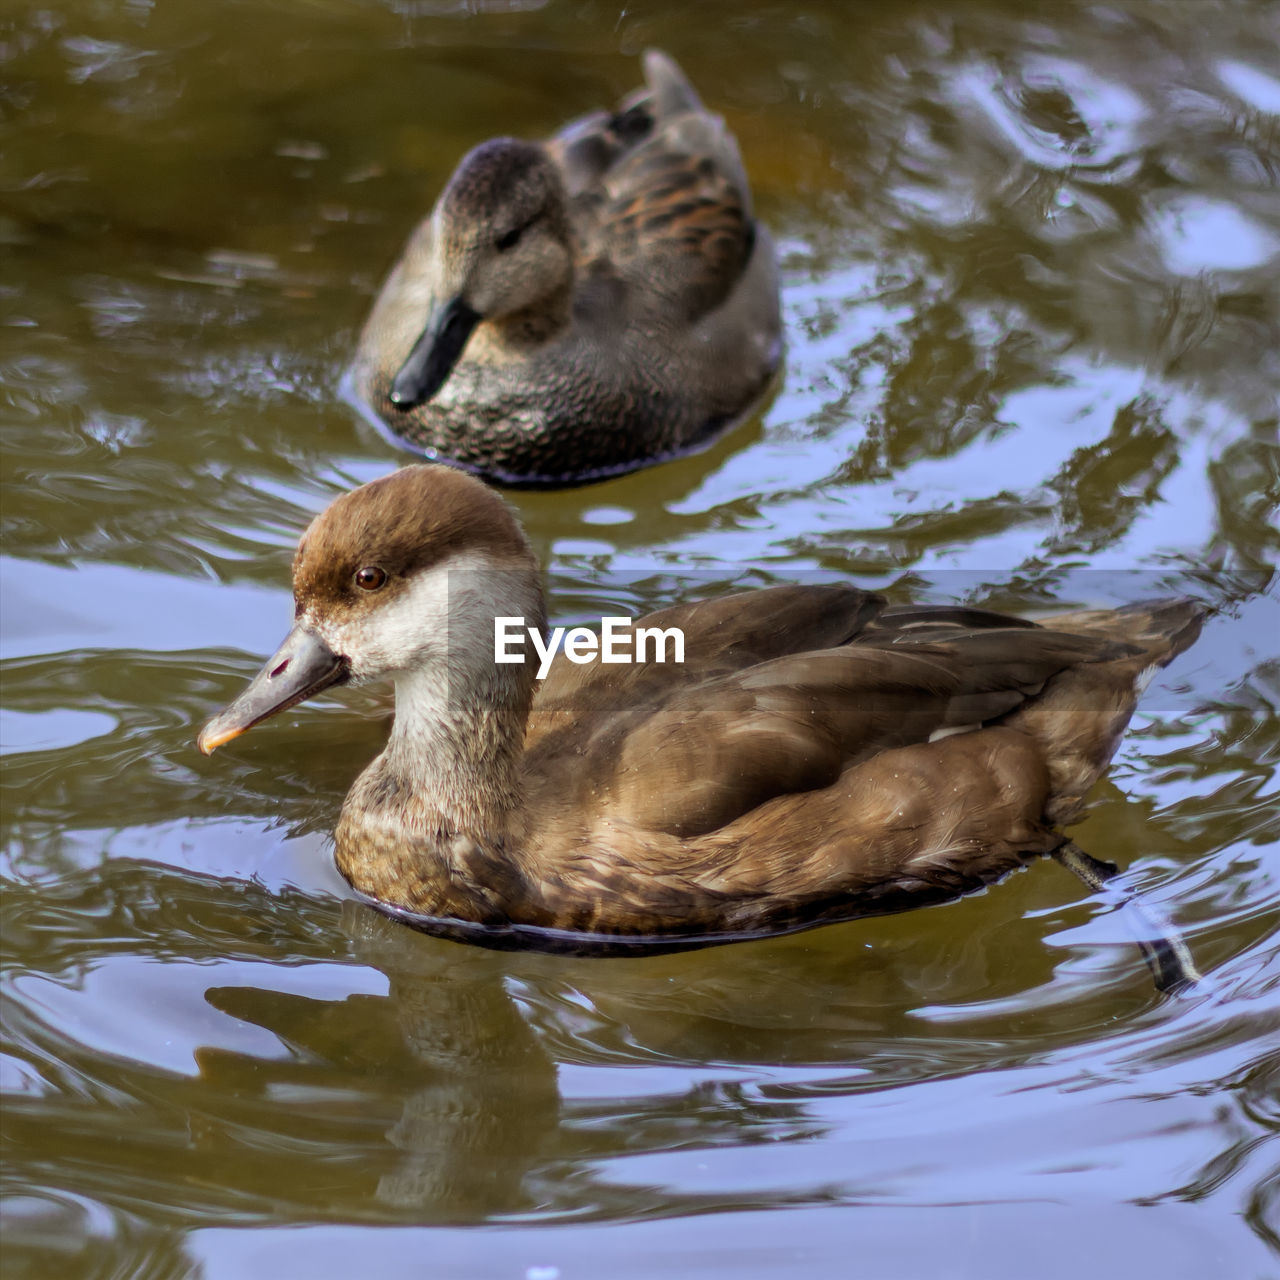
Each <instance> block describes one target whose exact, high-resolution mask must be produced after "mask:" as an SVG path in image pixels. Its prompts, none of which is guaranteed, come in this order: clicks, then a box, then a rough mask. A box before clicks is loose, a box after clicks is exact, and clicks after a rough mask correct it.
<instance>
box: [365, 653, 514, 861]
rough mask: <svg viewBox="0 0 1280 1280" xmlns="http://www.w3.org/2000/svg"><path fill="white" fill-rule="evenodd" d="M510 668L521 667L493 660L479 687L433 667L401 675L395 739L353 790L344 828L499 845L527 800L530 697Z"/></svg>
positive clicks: (405, 837) (433, 841) (396, 836)
mask: <svg viewBox="0 0 1280 1280" xmlns="http://www.w3.org/2000/svg"><path fill="white" fill-rule="evenodd" d="M512 671H516V672H522V671H523V668H521V667H516V668H511V667H497V666H491V667H490V669H489V673H488V674H489V679H487V680H485V681H484V682H483V683H484V686H486V687H479V688H477V687H475V686H474V684H473V683H471V682H466V681H459V680H457V679H456V678H455V679H454V680H453V681H450V679H449V678H448V676H447V675H446V676H445V678H443V679H442V678H441V677H440V673H437V672H432V671H410V672H405V673H403V674H402V675H401V676H399V677H398V678H397V680H396V715H395V723H394V724H393V726H392V729H391V736H390V738H389V740H388V742H387V745H386V748H385V750H384V751H383V752H382V754H381V755H380V756H378V758H377V759H376V760H374V762H373V763H372V764H371V765H370V766H369V768H368V769H366V770H365V772H364V773H363V774H361V776H360V777H359V779H357V781H356V784H355V786H354V787H353V788H352V790H351V793H350V795H348V797H347V800H346V804H345V805H344V806H343V815H342V816H343V826H344V827H347V828H348V829H350V828H351V827H352V826H356V827H359V828H362V829H364V830H366V831H369V832H374V831H376V832H377V833H379V834H380V835H383V836H386V837H390V838H392V839H393V840H404V841H413V842H417V841H424V840H425V841H426V842H428V843H429V844H441V843H448V842H449V841H451V840H453V839H455V838H457V837H459V836H462V837H469V838H470V839H472V840H475V841H476V842H478V843H480V844H482V845H485V846H489V847H493V846H495V845H497V844H499V843H501V842H502V840H503V838H504V836H505V835H506V833H507V830H508V828H509V826H510V822H511V818H512V815H513V814H514V813H515V812H516V811H517V810H518V809H519V807H520V803H521V799H522V788H521V783H520V762H521V758H522V756H523V754H524V746H523V743H524V730H525V722H526V720H527V719H528V714H529V703H530V701H531V695H532V690H531V688H526V687H523V686H524V685H525V683H526V682H524V681H520V680H516V679H512V678H511V677H510V676H509V675H508V673H509V672H512ZM499 673H500V674H499ZM459 684H462V688H458V687H457V686H458V685H459ZM451 685H452V686H453V687H451Z"/></svg>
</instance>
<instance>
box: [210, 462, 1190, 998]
mask: <svg viewBox="0 0 1280 1280" xmlns="http://www.w3.org/2000/svg"><path fill="white" fill-rule="evenodd" d="M293 579H294V598H295V601H296V609H295V623H294V627H293V630H292V631H291V632H290V634H289V636H288V638H287V639H286V640H285V642H284V644H283V645H282V646H281V647H280V649H279V650H278V652H277V653H276V654H275V656H274V657H272V658H271V659H270V660H269V661H268V662H267V664H266V666H265V667H264V668H263V669H262V671H261V672H260V673H259V674H258V676H256V677H255V678H254V680H253V681H252V683H251V684H250V685H249V686H248V688H247V689H246V690H245V691H244V693H242V694H241V695H240V697H239V698H237V699H236V701H235V702H233V703H232V704H231V705H230V706H229V707H228V708H227V709H226V710H224V711H222V712H221V713H220V714H219V715H217V716H216V717H215V718H214V719H213V720H212V721H210V722H209V724H208V725H206V727H205V729H204V731H203V732H202V733H201V735H200V739H199V744H200V747H201V749H202V750H203V751H205V752H206V753H207V752H211V751H213V750H214V749H215V748H216V747H218V746H220V745H221V744H222V743H224V742H227V741H228V740H230V739H231V738H234V737H236V736H237V735H238V734H240V733H243V732H244V731H245V730H246V729H248V728H250V727H251V726H253V725H255V724H257V723H258V722H259V721H261V720H264V719H265V718H267V717H268V716H270V715H273V714H275V713H276V712H278V711H281V710H283V709H284V708H286V707H290V706H293V705H294V704H295V703H297V702H299V701H300V700H302V699H303V698H307V697H310V696H311V695H312V694H314V693H317V692H319V691H320V690H322V689H326V688H329V687H330V686H332V685H337V684H342V683H346V682H353V683H354V682H360V683H364V682H368V681H372V680H377V679H381V678H385V677H389V678H391V679H393V680H394V682H395V689H396V715H395V721H394V725H393V727H392V730H391V736H390V740H389V742H388V743H387V747H386V749H385V750H384V751H383V752H382V754H381V755H380V756H378V758H377V759H376V760H374V762H373V763H372V764H371V765H370V766H369V767H368V768H367V769H366V770H365V771H364V772H363V773H362V774H361V775H360V777H359V778H358V779H357V780H356V782H355V784H354V786H353V787H352V788H351V791H350V794H349V795H348V796H347V799H346V802H345V804H344V805H343V809H342V815H341V818H340V820H339V823H338V828H337V832H336V847H337V854H336V856H337V864H338V867H339V868H340V870H341V871H342V873H343V875H344V876H345V877H346V878H347V879H348V880H349V881H350V882H351V884H352V885H353V886H354V887H355V888H356V889H357V890H359V891H361V892H363V893H364V894H367V895H368V896H369V897H371V898H373V899H375V900H377V901H378V902H379V903H381V904H384V905H386V906H388V907H389V908H392V909H397V910H399V911H401V912H402V913H403V914H406V915H412V916H413V917H414V919H415V923H418V924H419V925H420V926H423V927H428V928H431V929H433V930H434V931H436V932H440V933H446V934H452V935H455V936H462V937H473V938H475V940H478V941H482V942H485V943H487V944H488V945H512V946H514V945H542V946H549V947H553V948H554V947H560V948H561V949H571V950H577V951H591V950H598V951H610V950H624V949H627V948H628V947H631V948H635V947H643V946H649V947H658V946H662V947H667V948H671V947H675V946H687V945H703V944H706V943H709V942H717V941H728V940H733V939H738V938H743V937H749V936H753V935H759V934H765V933H773V932H782V931H788V930H794V929H798V928H803V927H806V926H809V925H815V924H819V923H823V922H827V921H834V920H845V919H849V918H852V917H856V916H862V915H869V914H878V913H883V912H891V911H899V910H902V909H904V908H906V907H911V906H916V905H920V904H924V903H929V902H936V901H939V900H942V899H946V898H952V897H955V896H957V895H959V894H962V893H965V892H966V891H968V890H971V889H976V888H978V887H980V886H982V885H984V884H988V883H990V882H991V881H993V880H997V879H999V878H1000V877H1001V876H1003V875H1005V874H1006V873H1008V872H1009V871H1012V870H1013V869H1015V868H1016V867H1020V866H1022V865H1023V864H1024V863H1025V862H1027V861H1029V860H1031V859H1033V858H1035V857H1036V856H1038V855H1043V854H1055V855H1057V856H1058V857H1060V858H1061V859H1063V860H1064V861H1066V862H1067V863H1068V865H1071V866H1072V867H1073V869H1075V870H1076V871H1077V872H1078V873H1079V874H1082V875H1083V876H1084V877H1085V878H1086V879H1087V880H1089V881H1090V883H1094V884H1095V886H1096V883H1098V882H1100V881H1101V880H1102V879H1105V878H1106V876H1107V870H1106V864H1102V863H1096V862H1094V861H1093V860H1092V859H1090V858H1088V856H1087V855H1085V854H1083V853H1082V852H1080V851H1078V850H1076V849H1075V847H1074V846H1073V845H1071V844H1070V842H1069V841H1068V839H1067V837H1066V836H1064V835H1063V834H1062V833H1061V832H1060V831H1058V830H1057V829H1056V828H1057V827H1058V825H1059V824H1061V823H1065V822H1070V821H1072V820H1073V819H1075V818H1077V817H1078V816H1079V815H1080V813H1081V811H1082V809H1083V807H1084V803H1085V798H1086V796H1087V794H1088V792H1089V789H1090V788H1091V787H1092V785H1093V784H1094V782H1095V781H1096V780H1097V779H1098V777H1099V775H1100V774H1101V773H1102V772H1103V770H1104V769H1105V768H1106V766H1107V763H1108V762H1109V760H1110V758H1111V756H1112V754H1113V752H1114V751H1115V749H1116V746H1117V744H1118V743H1119V740H1120V736H1121V733H1122V732H1123V730H1124V727H1125V725H1126V723H1127V722H1128V720H1129V717H1130V715H1131V714H1132V712H1133V709H1134V705H1135V703H1136V700H1137V696H1138V691H1139V689H1140V688H1141V686H1142V685H1143V684H1144V683H1145V680H1146V678H1147V677H1148V676H1149V675H1150V673H1151V672H1152V670H1153V669H1154V668H1155V667H1158V666H1162V665H1164V664H1165V663H1167V662H1168V661H1169V660H1170V659H1171V658H1172V657H1173V656H1174V655H1175V654H1177V653H1179V652H1181V651H1182V650H1183V649H1185V648H1186V647H1187V646H1188V645H1190V644H1191V643H1192V641H1193V640H1194V639H1195V637H1196V635H1197V633H1198V631H1199V628H1200V621H1201V616H1202V612H1203V610H1202V607H1201V606H1200V605H1198V604H1197V603H1194V602H1192V601H1189V600H1170V601H1159V602H1155V603H1148V604H1141V605H1131V606H1128V607H1125V608H1122V609H1115V610H1100V611H1092V612H1080V613H1068V614H1063V615H1061V616H1059V617H1057V618H1054V619H1053V620H1052V622H1051V623H1048V624H1044V625H1039V624H1036V623H1032V622H1028V621H1024V620H1022V619H1019V618H1015V617H1008V616H1004V615H1002V614H997V613H990V612H986V611H984V610H981V609H971V608H965V607H935V606H890V605H886V603H885V602H884V601H883V600H882V599H881V598H880V597H878V596H875V595H872V594H869V593H867V592H865V591H860V590H858V589H856V588H854V587H851V586H842V585H828V586H781V587H773V588H769V589H766V590H758V591H750V592H746V593H743V594H739V595H730V596H724V597H721V598H719V599H713V600H704V601H700V602H698V603H694V604H685V605H677V606H675V607H673V608H670V609H666V610H663V611H662V612H660V613H656V614H653V615H651V616H649V617H647V618H644V619H641V620H640V621H639V622H637V623H636V624H635V627H636V629H637V631H638V629H639V628H640V627H647V628H652V629H656V630H661V631H665V632H668V636H669V641H670V642H669V644H668V645H667V648H666V652H665V655H664V656H666V657H667V659H668V660H667V661H665V662H658V661H654V660H653V659H654V657H656V639H654V643H653V644H651V645H650V646H649V652H648V653H647V655H646V656H647V657H648V658H649V659H650V660H649V661H647V662H643V663H634V664H631V665H619V664H606V663H602V662H598V661H597V662H590V663H585V664H581V665H579V664H575V662H573V661H571V660H570V659H569V658H568V657H567V656H566V655H565V654H564V653H561V654H559V655H558V656H557V657H556V658H555V659H554V662H553V663H552V664H551V665H550V670H549V674H548V675H547V677H546V679H545V680H544V681H542V682H541V683H539V681H538V679H537V667H538V663H537V660H536V657H535V656H534V655H533V654H530V657H531V658H532V659H533V660H531V661H526V662H523V663H521V662H505V663H498V662H497V661H495V619H496V618H522V619H524V620H525V622H526V623H527V624H528V625H529V626H532V627H534V628H535V629H539V630H540V629H541V628H542V626H543V618H544V610H543V597H542V590H541V587H540V584H539V570H538V565H537V562H536V560H535V558H534V555H533V552H532V551H531V549H530V546H529V543H528V541H527V540H526V538H525V536H524V533H523V532H522V531H521V529H520V526H519V525H518V524H517V522H516V520H515V517H514V516H513V514H512V512H511V510H510V509H509V508H508V506H507V505H506V503H505V502H503V501H502V499H501V498H500V497H499V496H498V495H497V494H496V493H494V492H493V491H492V490H490V489H488V488H486V486H485V485H483V484H482V483H481V482H479V481H478V480H475V479H473V478H472V477H469V476H466V475H464V474H462V473H460V472H457V471H453V470H450V469H448V468H445V467H433V466H414V467H408V468H405V469H404V470H402V471H398V472H396V473H395V474H393V475H389V476H385V477H383V478H382V479H380V480H375V481H373V482H372V483H370V484H366V485H364V486H362V487H361V488H359V489H356V490H354V491H353V492H351V493H348V494H346V495H344V496H343V497H341V498H339V499H338V500H337V501H335V502H334V503H333V504H332V505H331V506H330V507H329V508H328V509H327V510H326V511H324V512H323V513H322V514H321V515H319V516H318V517H317V518H316V519H315V520H314V521H313V522H312V524H311V526H310V528H309V529H308V530H307V531H306V532H305V533H304V534H303V536H302V539H301V541H300V542H299V544H298V551H297V555H296V557H295V560H294V569H293ZM503 625H504V626H506V625H508V624H503ZM673 628H678V629H680V630H681V631H682V632H683V637H684V653H683V658H684V660H683V662H676V661H671V660H670V659H671V658H673V657H674V656H675V644H674V637H673V636H671V635H670V632H671V629H673ZM651 638H652V637H651ZM506 647H507V650H508V652H509V653H510V652H518V650H516V649H515V647H514V646H512V645H510V644H508V645H507V646H506ZM579 656H581V653H579ZM1184 959H1185V954H1184V953H1181V952H1180V953H1179V956H1178V957H1175V958H1174V959H1173V960H1168V961H1167V964H1168V965H1170V966H1172V971H1173V976H1172V977H1170V978H1169V979H1168V981H1169V983H1170V984H1171V983H1172V982H1174V981H1178V980H1181V979H1184V978H1185V977H1186V976H1187V974H1186V972H1184V971H1183V969H1182V968H1180V966H1182V964H1183V960H1184Z"/></svg>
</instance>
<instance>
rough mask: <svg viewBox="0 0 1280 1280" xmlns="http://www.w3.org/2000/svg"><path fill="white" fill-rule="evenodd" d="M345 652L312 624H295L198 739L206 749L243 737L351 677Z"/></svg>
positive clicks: (198, 742)
mask: <svg viewBox="0 0 1280 1280" xmlns="http://www.w3.org/2000/svg"><path fill="white" fill-rule="evenodd" d="M350 674H351V672H350V668H349V667H348V665H347V660H346V659H345V658H341V657H339V656H338V655H337V654H336V653H334V651H333V650H332V649H330V648H329V646H328V645H327V644H325V642H324V641H323V640H322V639H321V638H320V637H319V636H318V635H317V634H316V633H315V632H314V631H312V630H311V629H310V628H309V627H303V626H296V627H294V629H293V630H292V631H290V632H289V634H288V635H287V636H286V637H285V641H284V644H282V645H281V646H280V647H279V648H278V649H277V650H276V651H275V653H274V654H273V655H272V657H270V658H269V659H268V660H267V664H266V666H264V667H263V668H262V670H261V671H259V672H258V674H257V675H256V676H254V677H253V679H252V680H251V681H250V682H249V685H248V687H247V688H246V689H245V691H244V692H243V693H242V694H241V695H240V696H239V697H238V698H237V699H236V700H235V701H234V702H233V703H231V705H230V706H228V707H225V708H224V709H223V710H222V711H219V712H218V714H217V715H216V716H214V717H213V719H212V720H210V721H209V723H208V724H207V725H205V727H204V728H203V729H201V730H200V736H199V737H198V738H197V739H196V745H197V746H198V747H199V748H200V750H201V751H203V752H204V754H205V755H212V754H213V753H214V752H215V751H216V750H217V749H218V748H219V747H220V746H222V744H223V743H224V742H230V741H231V739H232V738H238V737H239V736H240V735H241V734H242V733H244V732H245V730H247V729H252V728H253V726H254V725H255V724H260V723H261V722H262V721H263V720H266V719H267V718H268V717H269V716H273V715H275V714H276V712H278V711H286V710H288V708H290V707H292V706H294V705H296V704H297V703H299V702H301V701H302V700H303V699H304V698H310V697H311V696H312V695H313V694H316V693H319V692H320V690H321V689H328V688H330V687H331V686H332V685H335V684H345V683H346V681H347V679H348V678H349V677H350Z"/></svg>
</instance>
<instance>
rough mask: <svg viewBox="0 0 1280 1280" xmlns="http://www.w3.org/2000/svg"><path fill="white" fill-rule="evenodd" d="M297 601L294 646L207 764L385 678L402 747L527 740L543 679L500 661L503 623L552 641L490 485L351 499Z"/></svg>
mask: <svg viewBox="0 0 1280 1280" xmlns="http://www.w3.org/2000/svg"><path fill="white" fill-rule="evenodd" d="M293 597H294V625H293V629H292V630H291V631H290V632H289V634H288V636H287V637H286V638H285V640H284V643H283V644H282V645H281V646H280V648H279V649H278V650H277V651H276V652H275V654H274V655H272V657H271V658H270V659H269V660H268V661H267V663H266V665H265V666H264V667H263V668H262V670H261V671H260V672H259V673H258V674H257V675H256V676H255V677H254V678H253V680H252V681H251V682H250V684H249V685H248V687H247V688H246V689H245V691H244V692H243V693H242V694H241V695H240V696H239V697H238V698H237V699H236V700H235V701H234V702H232V703H231V704H230V705H229V706H228V707H226V708H225V709H224V710H223V711H221V712H219V713H218V715H216V716H215V717H214V718H213V719H212V720H210V721H209V723H208V724H207V725H205V727H204V729H203V730H202V731H201V733H200V736H199V739H198V745H199V747H200V750H201V751H203V752H204V753H205V754H206V755H208V754H210V753H212V752H213V751H214V750H216V749H217V748H218V747H220V746H221V745H222V744H223V743H225V742H229V741H230V740H231V739H232V738H235V737H238V736H239V735H240V734H242V733H244V732H245V731H246V730H247V729H250V728H252V727H253V726H254V725H256V724H259V723H260V722H261V721H263V720H266V719H267V718H268V717H270V716H273V715H275V714H276V713H277V712H280V711H284V710H286V709H287V708H289V707H292V706H294V705H295V704H296V703H299V702H301V701H303V700H304V699H305V698H309V697H312V696H313V695H314V694H316V693H319V692H320V691H321V690H323V689H328V688H330V687H332V686H334V685H339V684H345V683H348V682H351V683H361V684H364V683H369V682H372V681H375V680H380V679H385V678H390V679H392V680H394V681H395V684H396V709H397V716H396V728H395V730H394V731H393V745H394V744H395V742H396V741H397V740H403V739H404V737H405V735H406V734H409V735H412V736H414V737H415V738H416V739H417V740H418V742H419V745H421V742H422V741H423V740H425V739H428V738H430V737H431V735H432V733H433V732H434V731H435V730H436V728H437V726H443V730H442V731H443V732H445V733H452V734H453V736H459V735H460V736H462V737H466V736H467V726H469V725H475V724H479V723H482V722H484V721H485V718H486V717H492V720H491V721H490V724H492V725H494V726H495V727H496V726H505V728H506V733H505V736H507V737H515V738H517V739H518V737H519V734H520V733H522V731H523V727H524V722H525V719H526V718H527V716H528V710H529V704H530V702H531V700H532V696H533V675H534V673H533V667H532V665H531V664H498V663H496V662H495V661H494V638H493V637H494V618H495V617H498V616H513V617H524V618H525V619H526V620H527V624H528V625H529V626H537V627H541V626H542V625H543V601H542V591H541V587H540V584H539V580H538V569H537V562H536V560H535V558H534V554H533V551H532V549H531V548H530V546H529V543H528V541H527V540H526V538H525V535H524V532H523V531H522V530H521V528H520V526H519V524H518V523H517V522H516V519H515V517H514V516H513V515H512V513H511V510H510V508H508V506H507V504H506V503H505V502H503V500H502V499H501V498H499V497H498V495H497V494H495V493H493V492H492V491H491V490H489V489H488V488H486V487H485V485H483V484H482V483H481V482H480V481H479V480H476V479H473V478H472V477H470V476H467V475H464V474H463V473H461V472H459V471H454V470H451V469H449V468H447V467H443V466H412V467H405V468H404V469H403V470H400V471H397V472H395V473H394V474H392V475H389V476H383V477H382V478H381V479H379V480H374V481H372V482H371V483H369V484H366V485H362V486H361V487H360V488H359V489H355V490H353V491H352V492H350V493H347V494H344V495H343V496H342V497H340V498H338V499H337V500H336V501H335V502H333V503H332V504H331V505H330V506H329V507H327V508H326V509H325V510H324V511H323V512H321V514H320V515H319V516H317V517H316V518H315V520H314V521H312V523H311V525H310V527H309V528H308V529H307V530H306V532H305V533H304V534H303V535H302V538H301V540H300V541H299V543H298V550H297V554H296V555H295V557H294V562H293ZM485 736H486V738H488V739H489V740H490V741H491V740H492V737H493V733H492V732H491V731H490V732H487V733H486V734H485Z"/></svg>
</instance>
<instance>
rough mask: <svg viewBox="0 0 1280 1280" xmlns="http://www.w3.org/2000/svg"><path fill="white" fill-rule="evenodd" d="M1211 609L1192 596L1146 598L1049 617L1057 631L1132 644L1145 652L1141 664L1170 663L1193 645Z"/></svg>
mask: <svg viewBox="0 0 1280 1280" xmlns="http://www.w3.org/2000/svg"><path fill="white" fill-rule="evenodd" d="M1210 612H1211V610H1210V608H1209V606H1208V605H1206V604H1205V603H1204V602H1203V601H1200V600H1194V599H1192V598H1191V597H1189V596H1180V597H1175V598H1172V599H1166V600H1144V601H1141V602H1140V603H1138V604H1126V605H1122V606H1121V607H1120V608H1118V609H1087V610H1081V611H1079V612H1077V613H1064V614H1060V615H1059V616H1057V617H1054V618H1049V619H1046V620H1045V623H1044V625H1045V626H1048V627H1051V628H1052V629H1053V630H1054V631H1070V632H1074V633H1076V634H1079V635H1096V636H1105V637H1106V638H1107V639H1109V640H1116V641H1119V642H1120V643H1122V644H1127V645H1132V646H1133V647H1134V648H1136V649H1138V650H1139V651H1140V652H1141V654H1142V660H1141V665H1143V666H1151V665H1155V666H1158V667H1163V666H1167V665H1168V663H1170V662H1171V661H1173V659H1174V658H1176V657H1177V656H1178V654H1180V653H1182V652H1183V651H1184V650H1185V649H1189V648H1190V647H1191V646H1192V645H1193V644H1194V643H1195V640H1196V637H1197V636H1199V634H1200V627H1201V625H1202V624H1203V623H1204V620H1205V618H1206V617H1207V616H1208V614H1209V613H1210Z"/></svg>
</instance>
